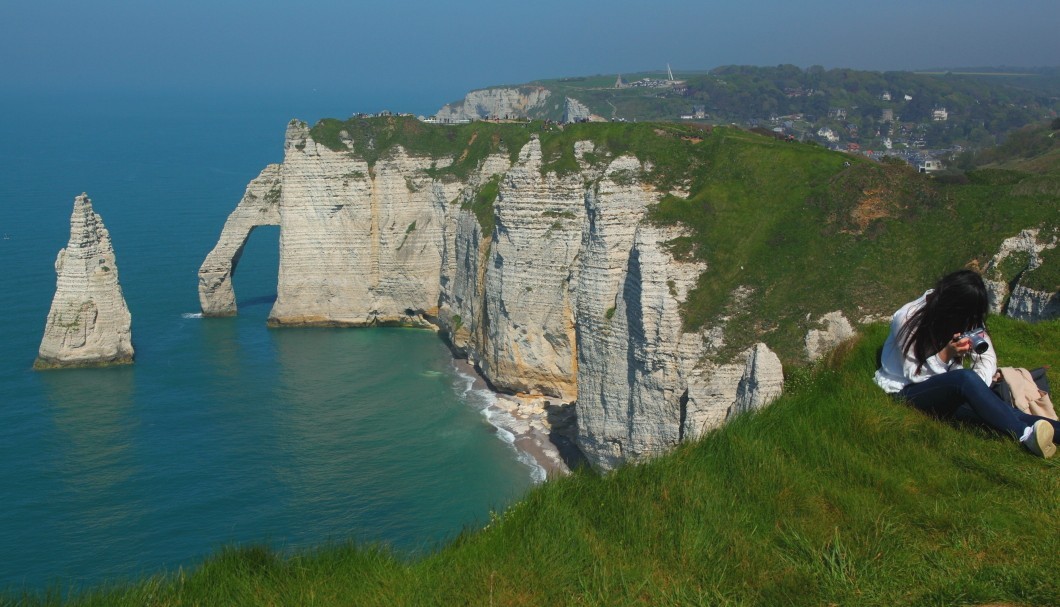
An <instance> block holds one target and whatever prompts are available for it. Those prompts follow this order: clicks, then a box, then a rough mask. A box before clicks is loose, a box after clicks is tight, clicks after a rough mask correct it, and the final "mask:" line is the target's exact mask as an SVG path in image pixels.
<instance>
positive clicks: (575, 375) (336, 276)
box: [199, 121, 783, 469]
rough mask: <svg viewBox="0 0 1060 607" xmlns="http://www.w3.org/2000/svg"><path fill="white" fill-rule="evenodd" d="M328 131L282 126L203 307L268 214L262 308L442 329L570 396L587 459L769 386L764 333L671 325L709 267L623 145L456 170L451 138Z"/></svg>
mask: <svg viewBox="0 0 1060 607" xmlns="http://www.w3.org/2000/svg"><path fill="white" fill-rule="evenodd" d="M337 141H338V142H339V143H338V144H336V143H334V142H333V143H332V144H331V146H330V147H329V146H326V145H323V144H321V143H319V142H317V141H315V140H314V138H313V135H312V132H311V130H310V129H309V128H308V126H307V125H305V124H304V123H301V122H298V121H292V123H291V124H289V125H288V129H287V135H286V143H285V153H284V161H283V163H282V164H281V165H279V166H270V167H267V168H266V169H265V170H264V171H263V172H262V174H261V175H260V176H259V177H258V178H256V179H255V180H254V181H252V182H251V184H250V185H249V186H248V188H247V193H246V194H245V195H244V197H243V200H242V201H240V203H239V206H238V207H237V208H236V210H235V211H234V212H233V213H232V215H231V217H229V220H228V222H227V223H226V224H225V228H224V230H223V231H222V235H221V238H220V241H219V242H218V245H217V247H216V248H215V249H214V250H213V251H212V252H211V253H210V254H209V255H208V256H207V259H206V262H204V263H203V266H202V268H201V269H200V274H199V276H200V280H199V295H200V299H201V301H202V309H203V311H204V313H208V314H214V315H221V314H231V313H234V311H235V304H234V294H233V293H232V291H231V282H230V278H231V274H232V272H233V271H234V267H235V262H236V261H238V256H239V253H240V251H241V250H242V245H243V243H244V242H245V239H246V237H247V235H248V234H249V232H250V230H251V229H253V227H254V226H257V225H263V224H271V223H279V226H280V267H279V279H278V286H277V299H276V303H275V305H274V306H273V308H272V311H271V312H270V321H269V322H270V323H271V324H273V325H348V326H362V325H374V324H405V325H408V324H412V325H426V324H428V323H429V324H431V325H434V326H438V327H440V328H441V329H442V330H443V331H445V332H446V333H447V335H448V336H449V339H450V341H451V343H452V345H453V347H454V349H456V350H457V351H458V352H460V353H462V354H464V355H466V356H467V357H468V358H469V360H471V361H472V362H473V363H474V364H475V365H476V367H477V368H478V369H479V370H480V371H481V372H482V374H483V375H484V376H485V377H486V378H487V379H488V380H489V381H490V382H491V384H493V386H495V387H496V388H498V389H500V390H504V391H509V392H513V393H521V394H528V395H543V396H547V397H550V398H554V399H558V400H562V401H565V402H570V401H574V400H576V403H577V404H576V411H577V444H578V446H579V447H580V448H581V450H582V451H583V452H584V453H585V455H586V456H587V457H588V458H589V460H590V461H591V462H592V463H593V464H594V465H596V466H597V467H599V468H601V469H608V468H612V467H614V466H616V465H618V464H620V463H622V462H625V461H632V460H637V459H640V458H643V457H648V456H651V455H654V454H657V453H661V452H663V451H665V450H667V449H670V448H672V447H673V446H675V445H676V444H678V443H679V442H680V441H681V440H684V439H686V438H691V437H695V436H699V435H700V434H702V433H703V432H704V431H706V430H707V429H709V428H712V427H714V426H716V425H717V424H719V423H722V422H723V421H724V420H725V419H727V418H728V417H729V416H731V415H734V414H736V413H739V412H740V411H745V410H750V409H753V408H757V407H760V406H762V405H763V404H764V403H766V402H768V401H769V400H771V399H772V398H774V397H775V396H776V395H778V394H779V392H780V390H781V386H782V381H783V376H782V371H781V368H780V361H779V359H778V358H777V357H776V355H774V354H773V353H772V352H770V351H769V349H768V348H767V347H766V346H765V345H764V344H759V345H757V346H755V347H753V348H751V349H750V350H747V351H745V352H743V353H742V354H740V355H739V356H737V357H736V358H735V359H734V360H732V361H731V362H728V363H725V364H718V363H714V362H711V361H710V360H709V359H708V357H707V352H708V349H709V346H710V343H711V342H710V340H709V339H708V338H707V337H708V335H709V334H711V329H709V328H708V329H704V330H702V331H698V332H686V331H684V330H683V328H682V322H681V315H680V311H679V310H680V306H681V304H682V302H683V301H684V300H685V298H686V296H687V294H688V292H689V290H690V289H692V288H693V287H694V286H695V284H696V281H697V280H698V278H699V276H700V275H701V274H702V273H703V272H704V271H707V270H708V268H706V267H705V266H704V265H703V264H702V263H698V262H688V261H680V260H677V259H675V258H674V256H673V255H672V254H671V253H670V252H669V248H668V246H667V243H668V242H669V241H671V240H672V239H674V238H675V237H677V236H679V235H681V232H680V230H679V229H678V228H674V227H661V226H657V225H654V224H653V223H651V222H649V221H648V220H647V219H646V217H647V213H648V209H649V207H650V205H652V204H654V203H656V202H658V201H659V199H660V198H661V197H662V196H663V195H664V194H665V192H659V191H657V190H656V189H655V188H654V187H653V186H652V185H651V184H649V183H647V182H644V181H642V180H641V179H640V177H639V176H640V175H643V174H644V173H645V171H646V167H645V166H644V164H643V163H642V162H641V161H640V160H638V159H637V158H635V157H633V156H631V155H620V156H617V157H606V158H604V159H603V160H601V158H602V156H601V154H599V153H594V151H595V150H594V147H593V144H592V143H591V142H588V141H579V142H576V143H574V145H573V151H574V157H573V162H574V164H575V165H576V166H572V167H571V168H569V169H568V170H564V171H557V170H551V169H549V168H548V164H547V163H546V161H545V158H544V157H543V151H542V145H541V142H540V140H538V139H537V138H536V137H534V138H530V139H529V142H528V143H525V144H520V146H519V149H518V150H508V149H506V148H505V147H504V146H503V144H501V145H500V147H499V148H497V150H495V151H494V152H491V153H490V154H488V155H485V156H484V157H483V158H482V160H481V161H479V162H477V163H476V165H475V166H474V168H473V169H472V170H468V171H466V172H462V173H459V176H458V174H457V173H456V172H453V171H450V172H446V170H445V169H446V167H452V166H454V164H455V163H457V162H460V161H462V156H461V154H456V155H455V156H439V155H426V154H414V153H412V152H410V151H409V150H408V149H406V148H405V147H402V146H401V145H393V146H391V147H389V148H387V149H386V150H385V151H384V152H382V153H380V154H379V155H378V156H376V157H370V158H366V157H364V156H363V155H362V154H359V153H358V152H357V151H356V150H357V149H359V148H358V147H357V145H358V144H359V143H363V142H355V141H354V140H353V138H352V137H351V136H350V134H349V133H348V132H346V131H342V132H341V133H340V134H339V139H338V140H337ZM372 143H373V144H374V143H375V142H374V140H373V142H372ZM334 148H338V149H334ZM465 155H466V152H465ZM590 158H592V159H593V160H594V162H589V160H588V159H590ZM489 191H493V192H495V194H494V195H493V196H492V208H491V210H488V211H487V212H486V213H485V214H484V215H478V216H477V215H476V213H475V211H474V209H473V206H474V205H475V204H479V202H480V199H481V198H483V196H485V194H484V193H485V192H489ZM476 201H479V202H476ZM486 202H487V203H489V202H490V200H489V199H487V201H486Z"/></svg>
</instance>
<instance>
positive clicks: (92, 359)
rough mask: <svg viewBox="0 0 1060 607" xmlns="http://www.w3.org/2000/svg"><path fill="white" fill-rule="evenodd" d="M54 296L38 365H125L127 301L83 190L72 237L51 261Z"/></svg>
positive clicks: (129, 353) (128, 353) (106, 237)
mask: <svg viewBox="0 0 1060 607" xmlns="http://www.w3.org/2000/svg"><path fill="white" fill-rule="evenodd" d="M55 272H56V274H57V275H58V280H57V282H56V288H55V297H54V298H53V299H52V305H51V310H50V311H49V312H48V320H47V323H46V325H45V327H44V338H43V339H42V340H41V345H40V352H39V355H38V357H37V360H36V362H34V364H33V366H34V368H36V369H51V368H57V367H85V366H99V365H110V364H128V363H131V362H132V361H133V346H132V329H131V325H132V316H131V315H130V314H129V308H128V307H127V306H126V305H125V297H124V296H123V294H122V290H121V285H120V284H119V283H118V266H117V263H116V262H115V258H114V248H113V247H112V246H111V242H110V233H109V232H108V231H107V228H106V227H104V226H103V219H102V218H101V217H100V216H99V215H98V214H97V213H95V212H94V211H93V210H92V201H91V200H89V198H88V196H87V195H86V194H81V195H80V196H78V197H77V198H75V199H74V210H73V213H72V215H71V217H70V242H69V244H67V245H66V248H64V249H62V250H61V251H59V255H58V257H57V258H56V260H55Z"/></svg>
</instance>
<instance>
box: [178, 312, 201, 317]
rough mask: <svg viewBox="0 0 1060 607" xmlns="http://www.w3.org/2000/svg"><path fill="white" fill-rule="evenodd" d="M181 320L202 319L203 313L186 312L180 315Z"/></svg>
mask: <svg viewBox="0 0 1060 607" xmlns="http://www.w3.org/2000/svg"><path fill="white" fill-rule="evenodd" d="M180 317H181V318H202V312H185V313H183V314H181V315H180Z"/></svg>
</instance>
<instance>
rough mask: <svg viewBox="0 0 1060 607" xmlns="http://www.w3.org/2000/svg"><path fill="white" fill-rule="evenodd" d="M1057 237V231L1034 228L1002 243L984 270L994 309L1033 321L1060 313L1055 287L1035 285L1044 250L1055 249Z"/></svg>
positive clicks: (994, 310)
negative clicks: (1047, 287)
mask: <svg viewBox="0 0 1060 607" xmlns="http://www.w3.org/2000/svg"><path fill="white" fill-rule="evenodd" d="M1058 241H1060V235H1058V234H1057V233H1056V232H1055V231H1048V232H1047V231H1044V230H1040V229H1036V228H1031V229H1027V230H1022V231H1021V232H1020V233H1019V234H1016V235H1015V236H1013V237H1011V238H1006V239H1005V240H1004V241H1003V242H1002V243H1001V247H1000V248H999V249H998V252H997V254H996V255H994V257H993V258H992V259H991V260H990V261H989V262H988V263H987V266H986V268H985V270H984V280H985V281H986V285H987V291H988V293H989V296H990V309H991V312H993V313H995V314H1002V313H1003V314H1006V315H1007V316H1011V317H1013V318H1017V319H1019V320H1026V321H1030V322H1035V321H1039V320H1048V319H1052V318H1057V317H1060V293H1058V292H1057V291H1056V289H1055V287H1054V288H1053V289H1043V288H1041V287H1038V288H1035V286H1033V284H1034V282H1036V281H1035V279H1036V275H1035V272H1036V271H1039V269H1040V268H1041V267H1042V264H1043V262H1042V253H1044V252H1045V251H1048V250H1052V249H1055V248H1056V247H1057V244H1058ZM1038 282H1041V281H1038Z"/></svg>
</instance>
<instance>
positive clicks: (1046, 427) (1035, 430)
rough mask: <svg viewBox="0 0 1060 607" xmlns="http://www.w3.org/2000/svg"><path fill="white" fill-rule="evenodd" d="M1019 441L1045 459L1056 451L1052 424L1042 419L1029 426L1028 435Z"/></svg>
mask: <svg viewBox="0 0 1060 607" xmlns="http://www.w3.org/2000/svg"><path fill="white" fill-rule="evenodd" d="M1020 443H1022V444H1023V446H1024V447H1026V448H1027V450H1028V451H1030V452H1031V453H1033V454H1035V455H1037V456H1038V457H1043V458H1046V459H1048V458H1050V457H1052V456H1053V454H1054V453H1056V445H1054V444H1053V425H1052V424H1050V423H1049V422H1047V421H1045V420H1044V419H1040V420H1038V421H1036V422H1034V425H1032V426H1031V427H1030V435H1029V436H1028V437H1027V438H1025V439H1023V440H1021V441H1020Z"/></svg>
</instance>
